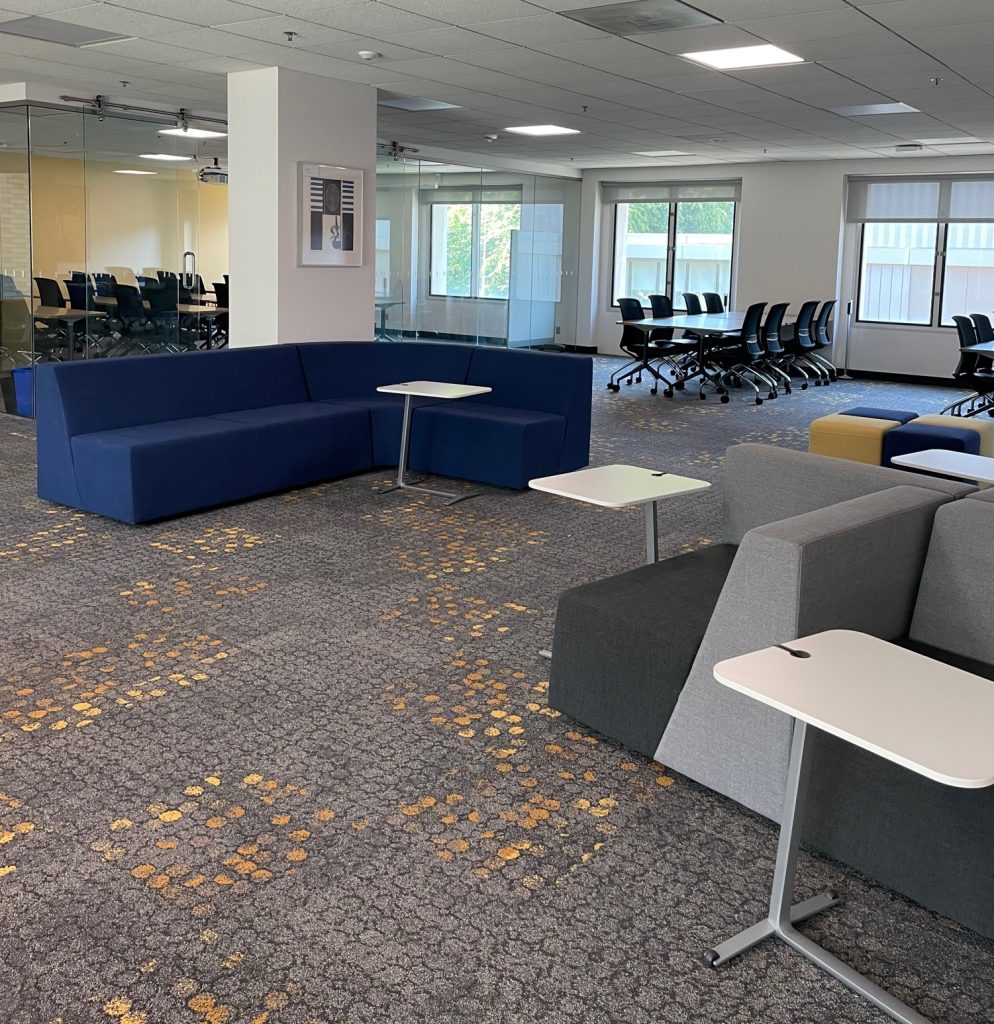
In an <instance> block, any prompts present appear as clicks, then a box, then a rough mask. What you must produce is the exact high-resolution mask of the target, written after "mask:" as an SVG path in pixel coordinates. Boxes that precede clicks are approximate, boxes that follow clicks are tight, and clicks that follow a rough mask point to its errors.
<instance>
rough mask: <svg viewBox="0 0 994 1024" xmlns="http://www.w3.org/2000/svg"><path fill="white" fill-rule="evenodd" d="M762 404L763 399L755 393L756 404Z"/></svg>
mask: <svg viewBox="0 0 994 1024" xmlns="http://www.w3.org/2000/svg"><path fill="white" fill-rule="evenodd" d="M762 404H763V400H762V399H761V398H760V397H759V395H757V396H756V405H762Z"/></svg>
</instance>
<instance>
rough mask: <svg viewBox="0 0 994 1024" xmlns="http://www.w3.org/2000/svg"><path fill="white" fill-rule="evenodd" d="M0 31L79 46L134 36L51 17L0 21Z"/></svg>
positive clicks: (42, 40)
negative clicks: (56, 19)
mask: <svg viewBox="0 0 994 1024" xmlns="http://www.w3.org/2000/svg"><path fill="white" fill-rule="evenodd" d="M0 33H3V34H4V35H9V36H21V37H22V38H24V39H37V40H39V41H40V42H43V43H60V44H61V45H62V46H77V47H79V46H96V45H97V44H99V43H111V42H117V41H118V40H121V39H131V38H132V37H131V36H126V35H121V33H120V32H108V31H107V30H106V29H103V28H90V27H89V26H88V25H71V24H69V22H66V21H53V20H52V19H51V18H16V19H15V20H14V21H4V22H0Z"/></svg>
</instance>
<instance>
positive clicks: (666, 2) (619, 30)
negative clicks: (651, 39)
mask: <svg viewBox="0 0 994 1024" xmlns="http://www.w3.org/2000/svg"><path fill="white" fill-rule="evenodd" d="M559 13H560V14H561V15H562V16H563V17H564V18H570V19H571V20H572V21H581V22H583V24H584V25H589V26H590V27H591V28H599V29H600V30H601V31H602V32H609V33H610V34H611V35H613V36H637V35H639V34H640V33H642V32H668V31H669V30H670V29H675V28H696V27H697V26H698V25H719V24H721V21H720V19H718V18H712V17H711V15H710V14H705V13H704V12H703V11H699V10H697V8H696V7H691V6H690V4H684V3H680V0H630V2H628V3H620V4H609V5H607V6H605V7H585V8H582V9H581V10H579V11H560V12H559Z"/></svg>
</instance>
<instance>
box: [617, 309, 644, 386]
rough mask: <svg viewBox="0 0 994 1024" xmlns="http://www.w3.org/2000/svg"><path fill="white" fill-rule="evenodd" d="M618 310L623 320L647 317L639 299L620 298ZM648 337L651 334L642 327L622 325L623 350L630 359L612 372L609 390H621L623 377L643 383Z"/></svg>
mask: <svg viewBox="0 0 994 1024" xmlns="http://www.w3.org/2000/svg"><path fill="white" fill-rule="evenodd" d="M618 311H619V312H620V313H621V319H622V320H644V319H645V311H644V310H643V309H642V303H641V302H640V301H639V300H638V299H631V298H625V299H618ZM648 339H649V335H648V334H647V333H646V332H645V331H643V330H642V329H641V328H640V327H629V326H627V325H625V326H622V328H621V342H620V346H621V351H622V352H624V353H625V355H627V356H629V357H630V359H629V361H628V362H627V363H625V365H624V366H623V367H622V368H621V369H620V370H615V372H614V373H612V374H611V379H610V380H609V381H608V384H607V388H608V391H620V390H621V385H620V384H619V381H620V380H621V378H622V377H627V378H628V379H627V380H626V381H625V383H626V384H631V382H632V380H635V381H636V383H639V384H641V383H642V371H643V370H644V369H645V368H646V354H647V352H648V348H649V340H648Z"/></svg>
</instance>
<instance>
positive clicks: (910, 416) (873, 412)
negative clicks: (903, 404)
mask: <svg viewBox="0 0 994 1024" xmlns="http://www.w3.org/2000/svg"><path fill="white" fill-rule="evenodd" d="M839 415H840V416H866V417H868V418H869V419H871V420H897V422H898V423H901V424H904V423H910V422H911V420H914V419H917V418H918V413H916V412H904V411H902V410H901V409H878V408H876V407H875V406H872V405H857V406H856V408H855V409H843V410H842V412H840V413H839Z"/></svg>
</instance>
